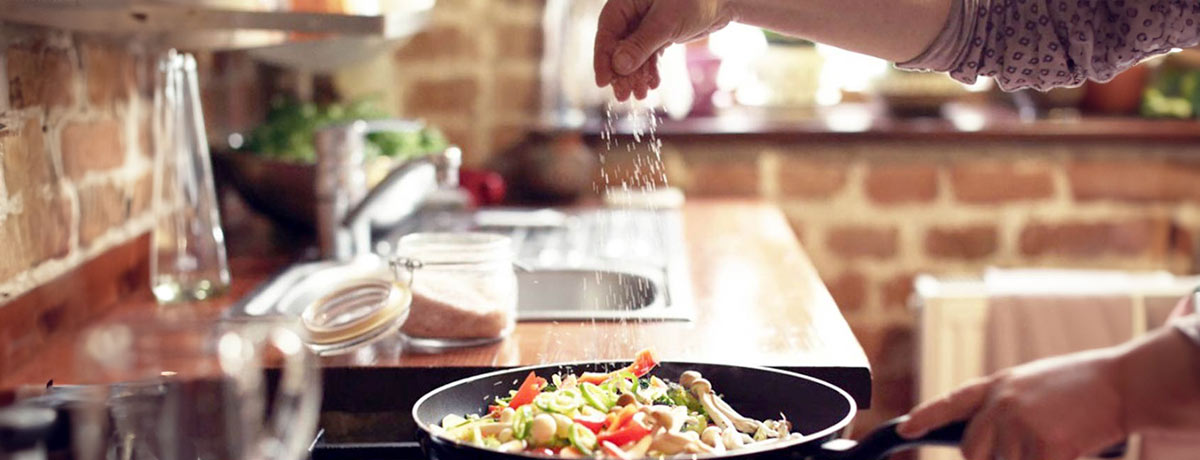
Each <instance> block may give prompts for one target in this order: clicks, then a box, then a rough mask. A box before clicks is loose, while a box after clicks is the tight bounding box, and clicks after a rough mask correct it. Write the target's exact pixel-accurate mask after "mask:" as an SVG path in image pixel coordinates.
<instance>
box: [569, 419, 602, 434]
mask: <svg viewBox="0 0 1200 460" xmlns="http://www.w3.org/2000/svg"><path fill="white" fill-rule="evenodd" d="M574 421H575V423H578V424H580V425H583V426H584V428H587V429H589V430H592V433H597V434H598V433H600V430H602V429H604V423H605V422H606V421H607V419H606V418H605V417H604V416H600V415H598V416H595V417H575V420H574Z"/></svg>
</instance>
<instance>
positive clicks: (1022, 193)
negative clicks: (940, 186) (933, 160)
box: [950, 161, 1054, 203]
mask: <svg viewBox="0 0 1200 460" xmlns="http://www.w3.org/2000/svg"><path fill="white" fill-rule="evenodd" d="M1049 169H1050V166H1049V165H1045V164H1023V163H1013V162H1000V161H978V162H968V163H962V164H958V165H954V167H952V168H951V170H950V182H951V184H952V185H953V188H954V196H955V198H957V199H958V200H959V201H963V202H968V203H1000V202H1005V201H1022V200H1040V199H1046V198H1050V197H1051V196H1053V195H1054V178H1053V177H1052V176H1051V173H1050V170H1049Z"/></svg>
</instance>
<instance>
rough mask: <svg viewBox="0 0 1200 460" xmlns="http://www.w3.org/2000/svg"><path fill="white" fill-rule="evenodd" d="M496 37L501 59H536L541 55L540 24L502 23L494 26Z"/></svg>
mask: <svg viewBox="0 0 1200 460" xmlns="http://www.w3.org/2000/svg"><path fill="white" fill-rule="evenodd" d="M496 38H497V40H496V48H497V49H496V51H497V55H498V56H499V57H500V58H501V59H522V58H524V59H538V58H540V57H541V55H542V40H543V39H542V27H541V24H538V23H533V24H502V25H500V26H499V27H497V28H496Z"/></svg>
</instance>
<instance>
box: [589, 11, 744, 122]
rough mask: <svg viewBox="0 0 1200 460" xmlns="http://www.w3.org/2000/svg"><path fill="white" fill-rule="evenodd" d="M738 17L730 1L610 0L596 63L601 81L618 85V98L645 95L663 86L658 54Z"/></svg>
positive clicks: (602, 18)
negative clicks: (659, 73)
mask: <svg viewBox="0 0 1200 460" xmlns="http://www.w3.org/2000/svg"><path fill="white" fill-rule="evenodd" d="M733 19H734V14H733V13H732V9H731V8H730V7H729V4H728V0H609V1H608V3H606V4H605V5H604V9H603V10H601V12H600V23H599V26H598V28H597V30H596V44H595V49H594V61H593V67H594V68H595V71H596V85H598V86H605V85H608V84H612V87H613V92H614V93H615V94H616V96H617V99H618V100H622V101H624V100H625V99H628V98H629V96H630V94H632V95H633V96H634V97H636V98H638V99H641V98H644V97H646V93H647V92H648V91H649V90H651V89H654V88H657V87H658V84H659V83H660V81H661V79H660V78H659V75H658V56H659V54H661V53H662V51H663V50H664V49H666V47H667V46H669V45H671V44H673V43H686V42H689V41H692V40H696V39H698V38H701V37H704V36H706V35H708V34H710V33H712V32H714V31H717V30H719V29H721V28H722V27H725V26H726V25H727V24H729V22H730V21H732V20H733Z"/></svg>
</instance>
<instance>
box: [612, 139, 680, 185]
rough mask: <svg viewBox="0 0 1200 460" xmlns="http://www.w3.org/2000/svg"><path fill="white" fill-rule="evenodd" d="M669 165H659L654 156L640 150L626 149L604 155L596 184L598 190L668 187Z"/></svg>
mask: <svg viewBox="0 0 1200 460" xmlns="http://www.w3.org/2000/svg"><path fill="white" fill-rule="evenodd" d="M666 168H667V165H666V164H665V161H664V162H663V163H659V162H658V160H657V159H655V158H654V157H653V156H652V154H650V153H648V152H646V151H644V150H639V151H636V152H629V151H626V150H625V149H619V150H614V151H611V152H606V153H604V161H603V163H601V164H600V167H599V168H598V169H597V171H596V173H597V177H596V179H595V183H596V186H597V188H598V189H604V188H608V187H617V186H628V187H630V188H635V189H636V188H641V187H657V186H664V185H667V183H668V181H667V176H666V173H667V171H666Z"/></svg>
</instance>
